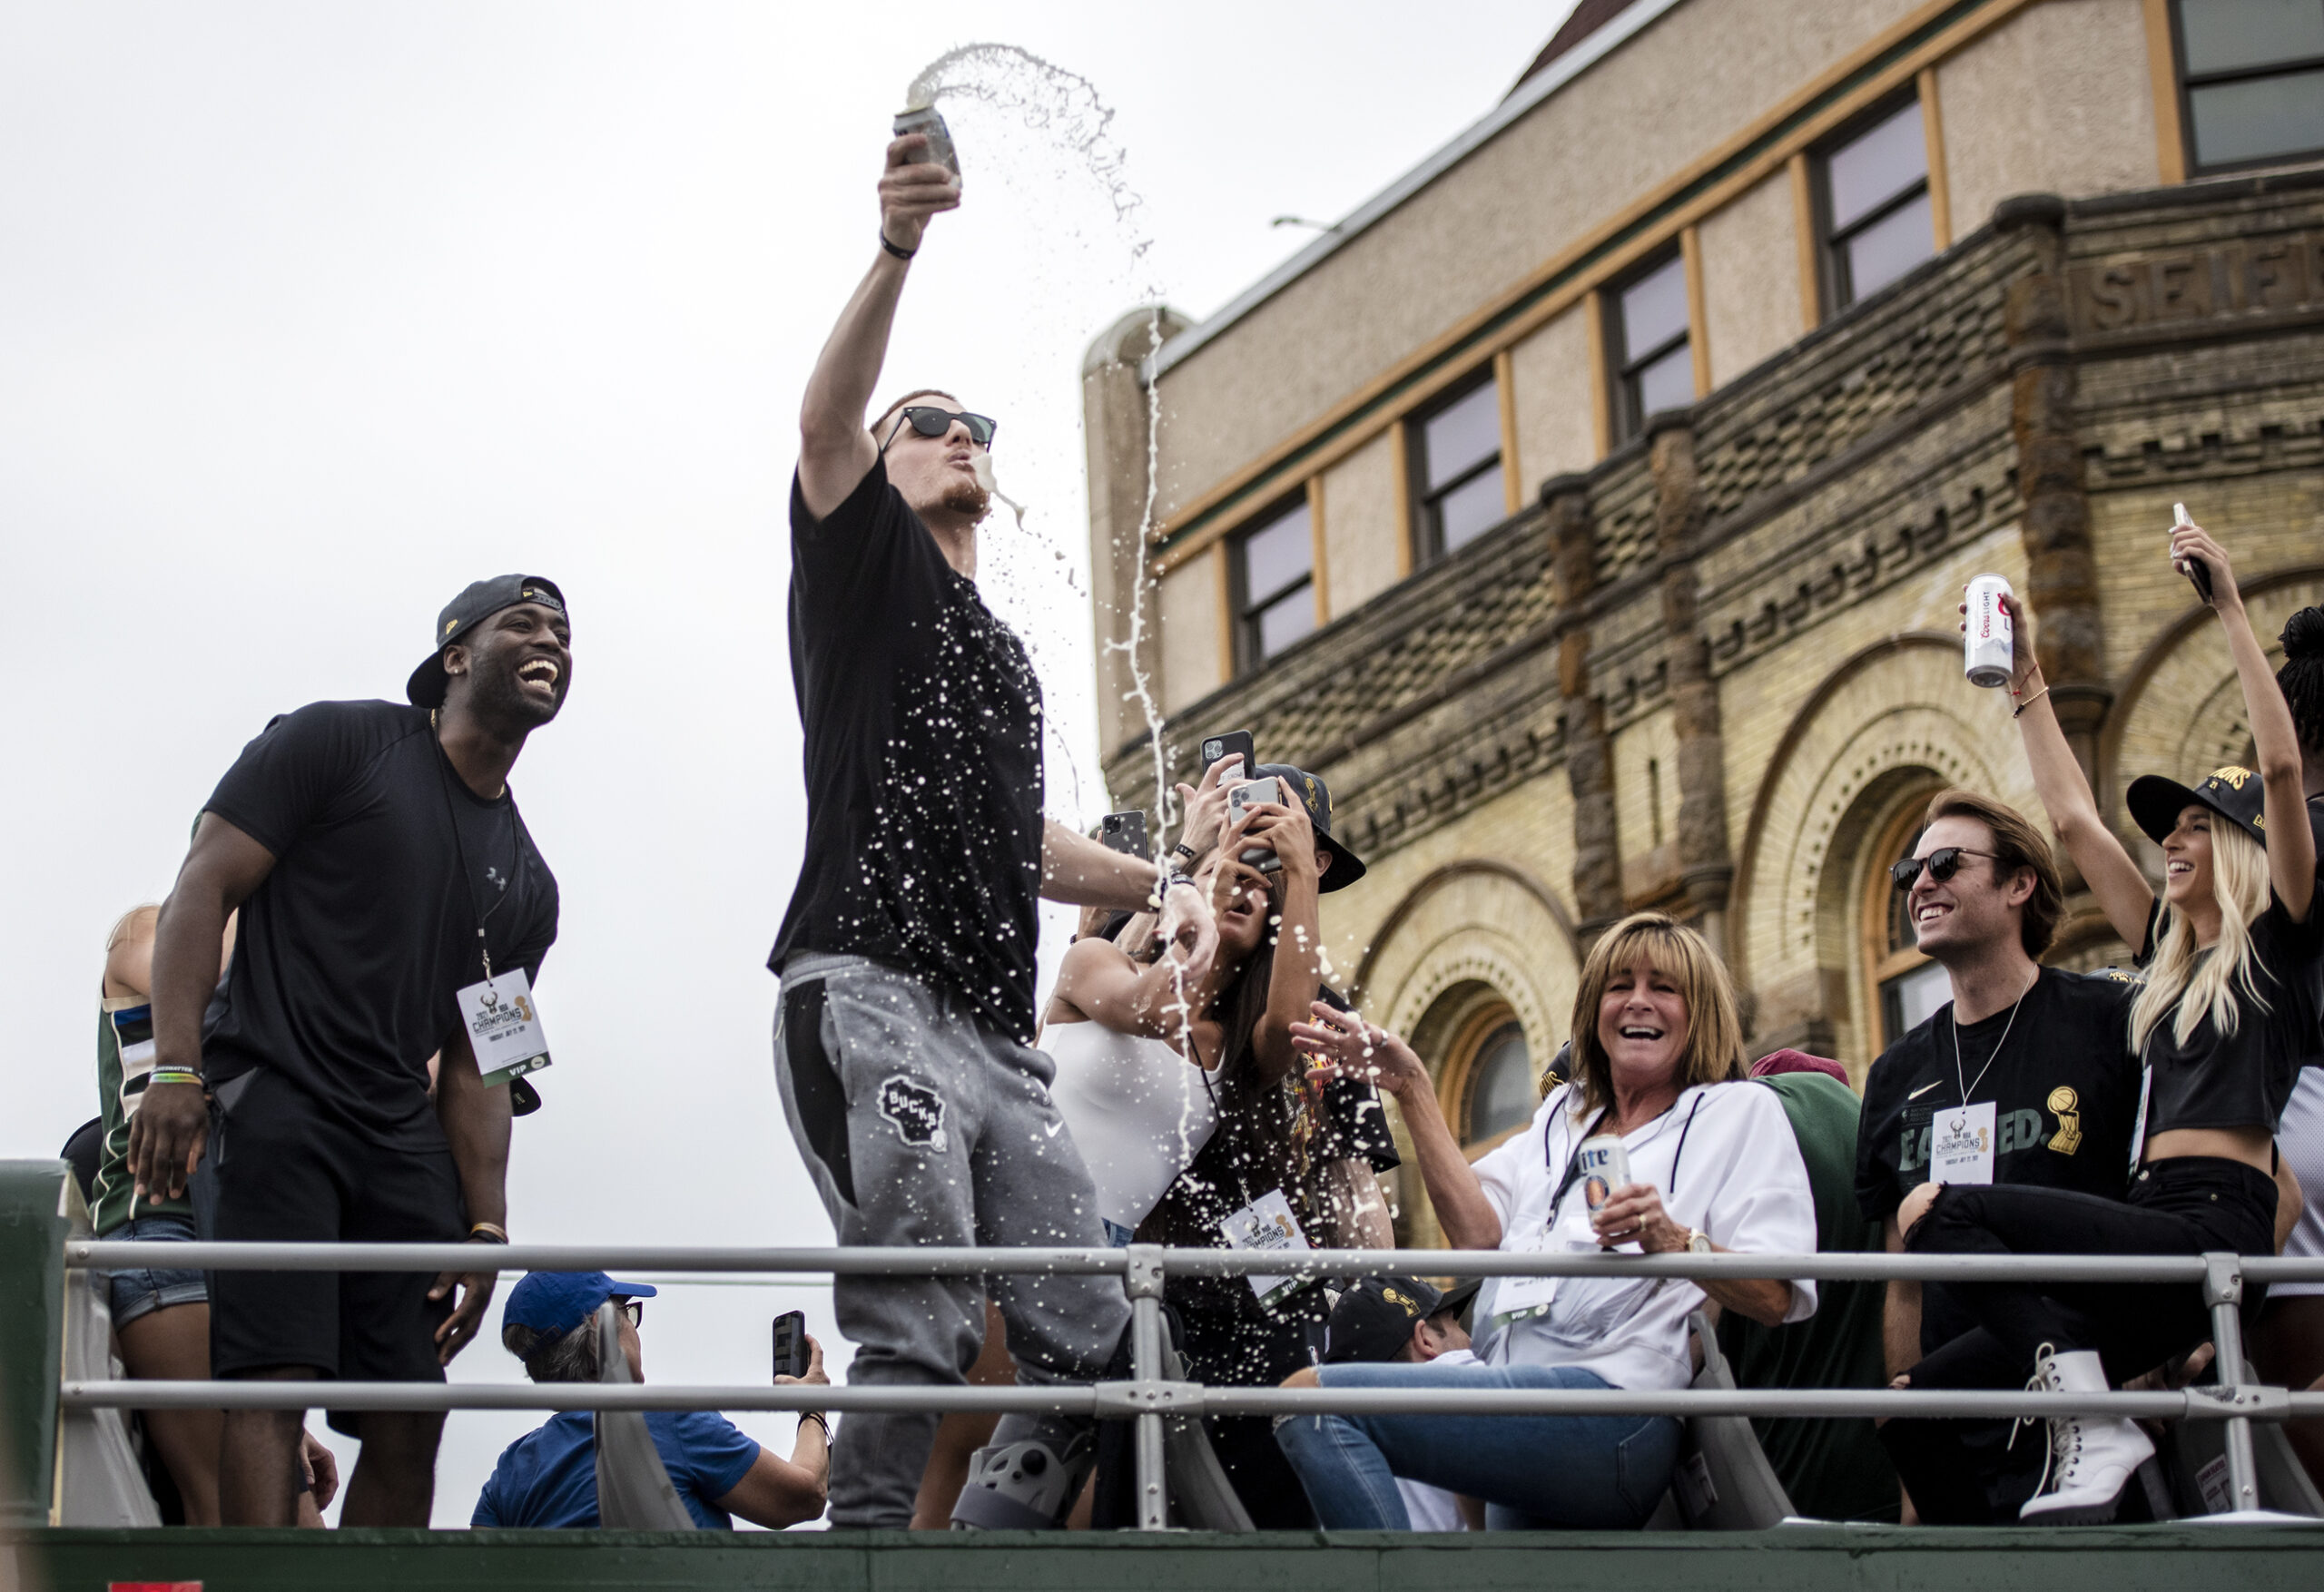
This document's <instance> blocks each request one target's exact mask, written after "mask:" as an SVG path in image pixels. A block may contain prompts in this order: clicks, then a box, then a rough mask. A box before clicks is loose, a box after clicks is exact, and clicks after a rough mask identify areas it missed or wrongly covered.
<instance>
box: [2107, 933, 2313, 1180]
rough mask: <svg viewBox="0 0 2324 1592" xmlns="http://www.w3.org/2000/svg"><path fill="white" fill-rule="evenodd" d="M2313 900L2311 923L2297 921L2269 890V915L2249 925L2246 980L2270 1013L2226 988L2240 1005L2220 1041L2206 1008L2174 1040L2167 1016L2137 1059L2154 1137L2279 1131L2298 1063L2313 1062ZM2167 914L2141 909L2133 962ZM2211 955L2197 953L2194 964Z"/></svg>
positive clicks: (2153, 944)
mask: <svg viewBox="0 0 2324 1592" xmlns="http://www.w3.org/2000/svg"><path fill="white" fill-rule="evenodd" d="M2319 904H2320V903H2319V901H2318V900H2316V899H2314V898H2312V897H2311V898H2310V899H2309V904H2308V921H2307V922H2305V923H2295V922H2293V921H2292V919H2291V916H2290V914H2289V913H2287V912H2286V911H2285V910H2284V904H2283V903H2282V902H2281V901H2280V900H2278V899H2276V892H2275V890H2274V889H2272V888H2271V889H2270V890H2269V891H2268V906H2267V909H2266V910H2265V911H2263V912H2261V913H2260V915H2259V916H2258V917H2257V918H2254V919H2252V920H2251V929H2250V932H2251V962H2250V968H2251V979H2252V982H2253V983H2254V984H2255V985H2256V986H2258V988H2259V991H2260V998H2261V999H2262V1000H2263V1001H2265V1002H2266V1003H2267V1004H2266V1009H2264V1010H2261V1009H2260V1008H2258V1007H2254V1006H2253V1004H2252V1002H2251V998H2250V995H2249V994H2248V993H2247V992H2246V991H2245V990H2244V988H2243V987H2242V984H2241V982H2240V980H2238V981H2235V982H2232V983H2230V985H2229V988H2230V991H2231V992H2232V993H2233V994H2234V996H2235V998H2236V1004H2237V1021H2236V1025H2235V1032H2234V1033H2232V1034H2226V1035H2222V1034H2221V1033H2220V1032H2219V1029H2218V1027H2217V1026H2216V1025H2215V1024H2214V1023H2213V1022H2212V1020H2211V1014H2210V1013H2209V1012H2206V1013H2204V1014H2203V1017H2202V1019H2201V1021H2200V1022H2198V1023H2197V1024H2196V1025H2195V1028H2194V1032H2193V1033H2191V1034H2190V1035H2188V1036H2187V1042H2186V1043H2185V1044H2184V1045H2181V1044H2180V1043H2179V1041H2178V1038H2177V1023H2176V1020H2175V1019H2176V1014H2175V1013H2173V1014H2171V1015H2170V1016H2166V1017H2164V1018H2163V1019H2162V1021H2161V1022H2159V1023H2157V1024H2156V1025H2155V1026H2154V1028H2153V1030H2152V1032H2150V1033H2149V1034H2148V1035H2147V1037H2146V1049H2145V1051H2144V1053H2143V1056H2142V1059H2143V1060H2144V1061H2145V1063H2146V1065H2147V1066H2149V1067H2151V1068H2152V1072H2153V1082H2152V1086H2151V1088H2150V1092H2149V1096H2148V1100H2147V1114H2146V1131H2147V1133H2148V1134H2149V1135H2154V1134H2159V1133H2167V1132H2169V1131H2170V1130H2171V1129H2172V1128H2181V1127H2264V1128H2266V1129H2267V1130H2268V1131H2269V1132H2270V1133H2271V1134H2272V1133H2274V1132H2275V1131H2276V1127H2277V1125H2278V1124H2279V1123H2280V1121H2281V1120H2282V1118H2283V1114H2284V1102H2285V1101H2287V1100H2289V1099H2290V1098H2291V1089H2292V1085H2293V1084H2294V1083H2295V1082H2296V1081H2297V1080H2298V1079H2299V1069H2300V1066H2301V1065H2302V1063H2303V1062H2304V1061H2310V1060H2312V1059H2313V1058H2314V1056H2315V1053H2316V1046H2317V1030H2318V1027H2319V1022H2324V1017H2319V1007H2324V988H2319V984H2324V912H2319V910H2318V907H2319ZM2170 911H2171V909H2170V908H2169V907H2168V906H2166V905H2165V904H2164V903H2163V901H2162V898H2161V897H2160V896H2158V897H2156V898H2155V902H2154V906H2153V908H2152V909H2151V910H2150V911H2149V912H2148V913H2147V919H2146V944H2145V945H2144V946H2142V947H2141V948H2140V951H2139V959H2140V961H2141V962H2142V964H2146V965H2148V966H2149V968H2150V971H2151V970H2152V957H2153V954H2154V952H2155V950H2156V949H2157V948H2159V947H2161V945H2162V937H2163V935H2164V934H2165V933H2166V932H2167V931H2168V929H2169V926H2170ZM2216 954H2217V948H2216V947H2214V948H2212V949H2211V950H2208V951H2201V952H2198V953H2197V956H2196V962H2195V966H2196V967H2198V968H2201V966H2202V965H2203V963H2204V962H2205V961H2207V960H2209V959H2210V958H2211V957H2212V956H2214V955H2216Z"/></svg>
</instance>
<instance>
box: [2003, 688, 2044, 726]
mask: <svg viewBox="0 0 2324 1592" xmlns="http://www.w3.org/2000/svg"><path fill="white" fill-rule="evenodd" d="M2011 694H2012V695H2014V694H2016V693H2014V692H2013V693H2011ZM2049 694H2050V688H2049V687H2048V686H2046V685H2045V686H2043V688H2042V689H2041V690H2039V691H2037V692H2035V693H2033V695H2032V696H2029V697H2027V698H2026V699H2025V700H2024V701H2023V702H2021V703H2018V704H2017V705H2016V706H2015V707H2014V708H2012V709H2010V710H2009V716H2010V717H2011V718H2013V719H2022V718H2024V716H2025V710H2026V709H2027V708H2030V707H2032V706H2033V704H2034V703H2037V702H2040V701H2041V700H2042V699H2043V697H2045V696H2047V695H2049Z"/></svg>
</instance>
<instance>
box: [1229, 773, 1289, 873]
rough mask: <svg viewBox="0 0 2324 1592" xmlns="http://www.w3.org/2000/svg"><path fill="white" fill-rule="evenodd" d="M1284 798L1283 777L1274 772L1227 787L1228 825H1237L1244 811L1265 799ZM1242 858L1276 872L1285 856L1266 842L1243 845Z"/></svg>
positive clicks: (1232, 826) (1259, 867) (1255, 865)
mask: <svg viewBox="0 0 2324 1592" xmlns="http://www.w3.org/2000/svg"><path fill="white" fill-rule="evenodd" d="M1283 800H1284V793H1283V781H1281V780H1280V779H1277V778H1276V777H1275V776H1274V775H1273V774H1270V775H1268V776H1267V777H1266V778H1265V779H1264V780H1246V781H1243V782H1242V783H1241V784H1239V785H1234V786H1230V787H1228V789H1227V791H1226V827H1227V828H1229V829H1232V828H1234V827H1235V826H1236V824H1238V823H1240V822H1242V821H1243V815H1244V814H1245V813H1246V812H1248V811H1250V810H1251V809H1252V808H1253V807H1255V806H1256V805H1257V804H1258V803H1260V802H1262V801H1283ZM1241 860H1242V861H1243V862H1244V863H1246V865H1248V866H1250V867H1252V868H1256V869H1257V870H1259V871H1260V872H1261V873H1274V872H1276V871H1278V870H1281V868H1282V867H1283V859H1282V858H1280V857H1278V856H1276V855H1275V852H1274V850H1272V849H1271V848H1269V847H1265V846H1248V847H1246V848H1244V850H1243V854H1242V857H1241Z"/></svg>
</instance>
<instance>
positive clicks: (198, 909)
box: [129, 575, 573, 1526]
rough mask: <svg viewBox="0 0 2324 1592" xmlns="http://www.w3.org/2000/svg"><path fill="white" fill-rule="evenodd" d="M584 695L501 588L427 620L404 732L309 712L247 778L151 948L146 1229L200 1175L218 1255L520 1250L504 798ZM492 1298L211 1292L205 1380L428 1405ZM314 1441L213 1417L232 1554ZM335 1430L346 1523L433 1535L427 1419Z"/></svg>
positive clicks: (542, 894)
mask: <svg viewBox="0 0 2324 1592" xmlns="http://www.w3.org/2000/svg"><path fill="white" fill-rule="evenodd" d="M572 678H573V654H572V651H571V632H570V629H569V628H568V623H567V618H566V606H565V598H564V596H563V595H562V594H560V593H559V592H558V591H557V589H556V586H555V585H553V584H552V583H550V582H548V581H547V580H544V579H542V578H540V577H539V576H537V575H501V576H499V577H497V578H496V579H493V580H486V581H478V582H477V583H476V584H475V585H471V586H469V587H468V590H466V591H465V592H462V593H461V594H460V595H459V596H458V597H457V598H455V599H454V600H453V602H452V603H451V604H449V605H448V607H446V608H445V609H444V611H443V612H442V613H441V614H439V615H438V617H437V622H436V627H435V631H434V634H433V640H432V644H431V648H430V651H429V652H428V656H427V658H426V659H425V660H424V661H423V662H422V663H420V665H419V668H418V669H416V670H414V671H413V673H412V675H411V679H410V681H409V683H408V684H407V686H406V687H405V694H406V695H407V696H408V697H409V699H410V704H411V705H409V707H406V706H401V705H399V704H396V703H386V702H336V703H333V702H326V703H310V704H309V705H308V706H306V707H303V708H300V709H299V710H298V711H297V712H291V713H286V714H282V715H281V716H279V717H277V718H276V719H274V720H273V721H272V722H270V723H269V724H268V725H267V727H266V729H265V731H264V732H262V733H261V734H260V735H259V737H258V738H257V739H256V740H254V741H252V742H251V743H250V744H249V745H248V746H246V747H244V748H243V749H242V754H241V757H240V758H239V759H238V760H237V761H236V762H235V763H234V766H233V767H232V768H231V769H229V770H228V771H226V775H225V777H224V778H223V779H222V780H221V781H219V782H218V788H217V789H216V791H213V792H212V794H211V797H210V800H209V801H208V802H207V803H205V805H204V811H203V812H202V819H201V821H200V823H199V824H197V825H196V827H195V830H194V835H193V843H192V848H191V849H190V850H188V852H187V854H186V860H185V862H184V865H183V866H182V868H181V869H180V870H179V873H178V880H177V884H176V887H175V888H174V889H172V891H171V893H170V898H169V899H168V901H166V902H165V903H164V904H163V905H162V913H161V918H160V921H159V923H158V925H157V926H156V929H155V935H154V945H153V1044H154V1059H153V1072H152V1073H151V1075H150V1078H151V1081H150V1082H149V1083H148V1085H147V1086H146V1090H145V1094H144V1097H143V1103H142V1104H141V1105H140V1106H139V1108H138V1111H137V1115H136V1116H135V1118H134V1119H133V1122H132V1124H131V1127H130V1145H129V1163H130V1173H131V1175H132V1177H133V1186H134V1188H135V1191H136V1192H135V1199H136V1200H137V1202H138V1203H139V1204H140V1206H141V1208H142V1207H143V1205H145V1204H150V1203H151V1202H152V1201H153V1200H154V1199H155V1198H157V1197H158V1198H170V1199H173V1198H176V1197H178V1196H179V1195H181V1194H182V1193H183V1191H184V1189H185V1186H186V1183H187V1180H188V1178H189V1176H190V1175H191V1174H192V1170H193V1167H194V1165H196V1163H197V1162H198V1161H199V1160H200V1158H201V1156H202V1154H203V1153H204V1150H205V1148H213V1149H214V1152H215V1155H216V1172H217V1178H218V1192H217V1211H216V1217H215V1223H214V1226H215V1232H214V1234H212V1235H213V1236H215V1237H216V1238H218V1239H220V1240H223V1241H228V1242H234V1241H251V1240H264V1241H274V1242H281V1241H291V1240H296V1241H304V1242H320V1243H330V1242H353V1243H364V1242H399V1243H456V1242H458V1241H460V1240H462V1239H468V1240H469V1241H472V1242H477V1243H492V1244H501V1243H507V1237H508V1235H507V1228H506V1226H505V1225H504V1223H506V1221H507V1197H506V1190H505V1185H504V1179H505V1174H506V1170H507V1160H508V1121H509V1110H510V1104H509V1091H508V1090H507V1088H505V1087H497V1086H487V1084H486V1082H485V1075H484V1072H483V1071H482V1070H481V1069H479V1067H478V1060H477V1051H476V1047H475V1045H474V1044H473V1043H472V1041H471V1035H472V1034H481V1035H482V1037H483V1040H484V1043H485V1044H486V1046H487V1048H490V1047H496V1046H497V1047H502V1048H500V1049H494V1050H492V1055H493V1059H494V1061H495V1062H496V1063H498V1062H501V1061H503V1060H508V1059H516V1058H519V1057H521V1056H523V1055H525V1054H527V1053H526V1052H525V1051H524V1050H523V1049H522V1048H521V1047H522V1044H523V1042H524V1041H525V1040H526V1039H527V1037H537V1033H538V1024H537V1021H536V1020H535V1014H534V1011H533V1008H532V1007H531V1004H530V995H529V985H530V981H531V979H532V978H534V976H536V975H537V973H538V972H539V970H540V965H541V958H542V957H543V956H544V955H545V954H546V953H547V950H548V948H549V945H550V944H551V942H552V941H554V940H555V939H556V913H557V898H556V880H555V879H554V878H552V877H551V875H550V873H549V870H548V865H547V863H546V862H544V861H543V860H541V855H540V853H539V851H538V850H536V849H535V848H534V845H533V841H532V837H531V836H530V835H529V834H528V833H527V831H526V829H525V823H524V820H523V819H522V818H521V817H520V816H518V814H517V802H516V799H515V797H514V796H513V795H511V794H510V792H509V789H508V771H509V770H510V768H511V767H512V766H513V765H514V764H515V763H516V761H517V753H519V752H522V751H523V750H524V747H525V742H526V738H527V736H529V735H530V734H531V733H532V732H534V731H535V730H537V729H538V728H540V727H541V726H542V725H544V724H546V723H547V722H549V721H550V720H552V719H554V718H555V717H556V713H557V710H558V709H559V708H561V707H562V706H563V705H564V703H565V698H566V691H567V689H568V688H569V686H570V685H571V683H572ZM236 909H241V929H240V933H239V935H238V937H237V939H236V943H235V947H234V953H233V958H232V961H231V964H230V965H229V967H228V968H227V972H226V976H225V977H224V978H222V979H221V978H219V976H218V946H219V941H220V937H221V936H222V934H223V932H224V929H225V924H226V918H227V915H228V914H229V913H231V912H233V911H234V910H236ZM213 987H214V988H213ZM512 1040H513V1041H514V1042H516V1043H515V1047H511V1045H510V1041H512ZM438 1050H440V1051H441V1052H442V1061H441V1064H440V1067H439V1072H438V1085H437V1089H436V1095H435V1098H434V1100H433V1101H432V1102H431V1101H430V1099H429V1097H428V1065H427V1064H428V1057H429V1056H430V1055H432V1054H434V1053H436V1052H437V1051H438ZM492 1070H493V1071H494V1072H495V1073H500V1072H502V1071H504V1070H505V1069H504V1068H502V1067H500V1066H494V1067H493V1068H492ZM496 1273H497V1267H496V1266H495V1265H494V1264H493V1263H492V1261H491V1259H490V1257H489V1255H488V1254H480V1255H479V1256H478V1265H477V1267H476V1269H475V1270H474V1271H472V1272H469V1273H462V1274H452V1273H447V1274H445V1275H443V1276H438V1277H430V1276H428V1274H426V1273H408V1272H371V1273H346V1274H344V1275H339V1274H333V1273H327V1272H240V1271H229V1272H219V1273H213V1274H212V1287H211V1317H210V1329H211V1339H210V1346H211V1366H212V1373H213V1374H214V1375H216V1376H218V1377H221V1378H224V1379H229V1380H232V1379H241V1378H251V1379H260V1380H268V1381H327V1380H330V1379H332V1378H344V1379H347V1380H349V1381H442V1380H443V1378H444V1369H443V1368H444V1364H445V1362H447V1361H449V1360H450V1359H451V1358H452V1356H453V1355H455V1354H457V1353H458V1352H459V1351H460V1350H461V1349H463V1348H465V1347H466V1346H467V1345H468V1342H469V1341H470V1340H472V1339H473V1338H474V1337H475V1336H476V1334H477V1331H478V1322H480V1321H481V1320H482V1319H483V1315H484V1309H485V1306H486V1304H487V1302H489V1300H490V1299H491V1297H492V1289H493V1282H494V1279H495V1275H496ZM456 1289H457V1290H458V1299H457V1302H455V1297H454V1294H455V1290H456ZM301 1416H302V1412H301V1411H298V1410H232V1411H230V1412H229V1413H228V1414H227V1416H226V1422H225V1433H224V1438H223V1440H222V1444H221V1450H220V1466H219V1471H220V1474H219V1512H220V1515H221V1517H222V1519H223V1521H224V1523H225V1524H227V1525H229V1526H288V1525H290V1524H291V1522H292V1519H293V1518H294V1517H293V1510H294V1508H295V1504H296V1500H297V1498H298V1495H299V1483H300V1469H299V1433H300V1420H301ZM332 1424H333V1425H334V1426H336V1427H338V1428H339V1429H340V1430H343V1431H347V1432H349V1433H350V1434H351V1435H353V1436H356V1437H358V1438H359V1439H360V1440H361V1441H362V1445H363V1450H362V1457H361V1459H360V1460H359V1463H358V1464H357V1466H356V1468H355V1472H354V1475H353V1476H352V1478H351V1479H350V1481H349V1483H348V1488H347V1499H346V1503H345V1505H344V1507H343V1508H342V1511H341V1520H342V1522H343V1523H344V1524H346V1525H350V1526H356V1525H361V1526H425V1525H427V1524H428V1508H429V1503H430V1500H431V1499H432V1498H433V1495H434V1491H435V1462H436V1447H437V1442H438V1439H439V1438H440V1437H441V1435H442V1432H443V1425H444V1417H443V1415H442V1414H441V1413H440V1412H435V1413H421V1412H403V1411H398V1412H388V1411H376V1410H375V1411H370V1412H368V1413H364V1414H361V1415H343V1414H337V1413H335V1414H334V1415H333V1417H332Z"/></svg>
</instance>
